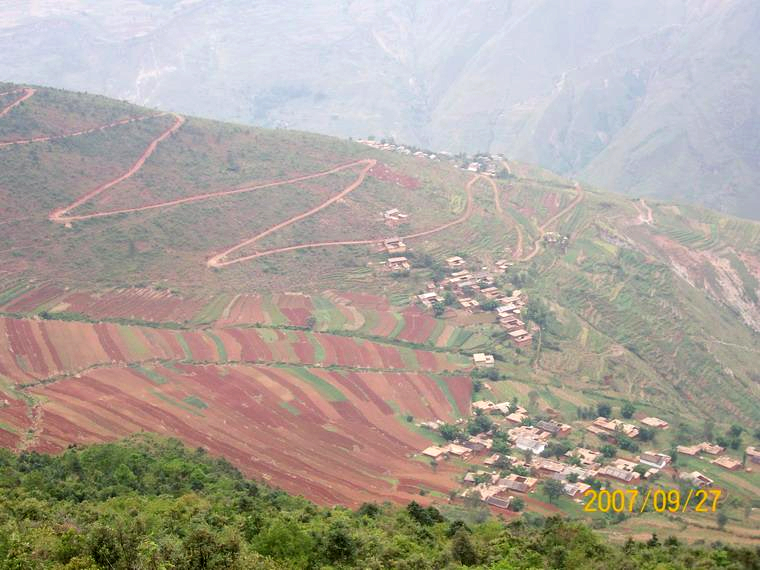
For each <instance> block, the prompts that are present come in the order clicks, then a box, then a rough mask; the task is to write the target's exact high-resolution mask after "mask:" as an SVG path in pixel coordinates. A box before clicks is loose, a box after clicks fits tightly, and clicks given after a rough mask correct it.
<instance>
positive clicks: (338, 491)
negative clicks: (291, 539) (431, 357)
mask: <svg viewBox="0 0 760 570" xmlns="http://www.w3.org/2000/svg"><path fill="white" fill-rule="evenodd" d="M156 371H157V372H158V373H159V374H160V375H161V377H163V378H165V379H166V383H163V384H156V383H154V382H151V381H150V380H149V379H148V378H146V377H144V376H142V375H140V374H138V373H137V372H136V371H133V370H130V369H125V368H103V369H98V370H93V371H91V372H89V373H87V374H85V375H83V376H82V377H81V378H71V379H67V380H62V381H58V382H55V383H52V384H49V385H45V386H38V387H35V388H33V389H32V392H33V393H34V394H36V395H39V396H42V397H44V400H43V403H42V404H41V406H42V420H41V429H40V432H39V438H38V441H37V442H36V443H35V445H34V448H35V449H38V450H48V451H51V450H61V449H64V448H65V447H66V446H67V445H69V444H70V443H78V444H87V443H93V442H97V441H109V440H113V439H117V438H120V437H123V436H126V435H128V434H131V433H134V432H137V431H140V430H145V431H152V432H157V433H160V434H165V435H172V436H178V437H180V438H182V439H183V440H184V441H185V442H187V443H188V444H189V445H191V446H202V447H205V448H206V449H208V450H209V451H210V452H211V453H214V454H221V455H224V456H225V457H227V458H228V459H229V460H230V461H232V462H233V463H234V464H236V465H237V466H238V467H240V468H241V469H243V470H244V471H245V472H246V473H247V474H249V475H252V476H254V477H263V478H264V479H266V480H268V481H269V482H270V483H272V484H274V485H277V486H280V487H282V488H284V489H285V490H287V491H289V492H293V493H302V494H304V495H306V496H308V497H309V498H311V499H314V500H315V501H317V502H320V503H341V504H346V505H349V506H356V505H358V504H359V503H361V502H362V501H366V500H375V501H378V500H386V499H387V500H393V501H410V500H413V499H419V489H420V488H426V489H429V490H435V491H438V492H441V493H446V492H448V491H450V490H452V489H454V488H455V486H456V483H455V481H454V478H453V475H454V473H455V470H454V468H453V467H452V466H451V465H447V464H444V465H441V466H440V467H439V468H438V469H437V470H436V472H433V470H432V469H431V468H430V466H429V465H427V463H423V462H420V461H414V460H412V459H410V456H411V455H413V454H415V453H418V452H419V451H420V450H421V449H423V448H424V447H426V446H427V445H428V444H429V441H428V440H426V439H425V438H423V437H422V436H420V435H418V434H416V433H414V432H413V431H411V430H409V429H407V428H406V426H405V425H404V421H403V419H400V418H398V417H397V416H396V414H395V413H394V411H393V408H392V407H391V405H389V403H390V402H393V403H394V406H397V407H398V409H399V410H400V413H401V414H404V415H405V414H412V415H413V416H414V417H415V418H418V419H420V420H426V419H434V418H440V419H443V420H447V421H452V420H453V419H454V415H453V411H452V409H451V405H450V404H449V402H448V400H447V399H446V397H445V395H444V394H443V393H442V392H441V390H440V388H439V387H438V386H437V384H436V383H435V381H433V380H432V379H430V378H429V377H427V376H425V375H421V374H394V373H382V374H380V373H357V372H338V371H315V372H314V374H317V375H319V376H321V377H322V378H323V380H324V381H325V382H327V383H329V384H331V385H332V386H334V387H335V388H336V389H338V390H339V391H340V393H342V394H343V395H344V396H345V400H342V401H330V400H329V399H327V398H326V397H325V396H324V395H323V394H322V393H321V392H320V391H319V389H318V387H317V386H316V385H315V384H312V383H310V382H307V381H305V380H302V379H301V378H299V377H298V376H297V375H295V374H294V373H293V372H291V371H290V370H288V369H282V368H270V367H266V366H239V365H230V366H225V367H219V366H190V365H177V366H176V367H175V368H173V369H169V368H162V367H158V368H157V369H156ZM452 382H454V379H451V380H449V383H450V384H451V383H452ZM187 398H190V401H191V402H192V401H194V402H196V405H198V404H199V403H200V407H196V406H194V405H193V404H192V403H188V402H187V401H186V399H187ZM196 399H197V400H196ZM204 406H205V407H204Z"/></svg>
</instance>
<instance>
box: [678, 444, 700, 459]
mask: <svg viewBox="0 0 760 570" xmlns="http://www.w3.org/2000/svg"><path fill="white" fill-rule="evenodd" d="M676 451H677V452H678V453H682V454H684V455H690V456H692V457H694V456H695V455H696V454H697V453H699V452H700V451H702V446H701V445H679V446H677V447H676Z"/></svg>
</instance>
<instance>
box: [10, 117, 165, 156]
mask: <svg viewBox="0 0 760 570" xmlns="http://www.w3.org/2000/svg"><path fill="white" fill-rule="evenodd" d="M163 116H165V113H161V114H157V115H144V116H142V117H128V118H126V119H121V120H120V121H115V122H113V123H109V124H107V125H102V126H100V127H93V128H92V129H86V130H82V131H74V132H73V133H65V134H62V135H50V136H41V137H34V138H31V139H21V140H15V141H6V142H0V148H3V147H6V146H14V145H22V144H30V143H38V142H49V141H57V140H60V139H67V138H70V137H79V136H82V135H89V134H90V133H96V132H100V131H105V130H108V129H112V128H114V127H120V126H122V125H128V124H129V123H135V122H137V121H145V120H147V119H153V118H156V117H163Z"/></svg>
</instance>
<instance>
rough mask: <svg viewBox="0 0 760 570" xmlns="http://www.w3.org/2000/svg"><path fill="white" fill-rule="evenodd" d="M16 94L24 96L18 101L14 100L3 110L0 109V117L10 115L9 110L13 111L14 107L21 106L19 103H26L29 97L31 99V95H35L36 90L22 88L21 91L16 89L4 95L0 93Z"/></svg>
mask: <svg viewBox="0 0 760 570" xmlns="http://www.w3.org/2000/svg"><path fill="white" fill-rule="evenodd" d="M18 92H23V93H24V94H23V95H22V96H21V97H19V98H18V99H16V100H15V101H14V102H13V103H11V104H10V105H8V106H6V107H4V108H3V109H1V110H0V117H4V116H5V115H7V114H8V113H10V111H11V109H13V108H14V107H17V106H18V105H21V103H23V102H24V101H26V100H27V99H29V97H31V96H32V95H34V94H35V93H37V90H36V89H32V88H31V87H24V88H23V89H16V90H14V91H6V92H5V93H0V95H10V94H11V93H18Z"/></svg>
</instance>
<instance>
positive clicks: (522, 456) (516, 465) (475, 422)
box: [418, 354, 760, 512]
mask: <svg viewBox="0 0 760 570" xmlns="http://www.w3.org/2000/svg"><path fill="white" fill-rule="evenodd" d="M473 365H474V367H475V370H478V369H483V368H490V367H492V366H494V360H493V357H492V355H489V354H475V355H474V356H473ZM485 389H486V390H488V389H490V386H489V385H488V384H485ZM549 415H550V414H544V415H535V416H533V417H532V416H531V415H530V414H529V413H528V410H527V409H526V408H524V407H522V406H520V405H518V404H517V402H516V401H512V402H493V401H491V400H476V401H474V402H472V405H471V414H470V416H469V418H466V419H465V418H461V419H459V420H458V421H457V422H456V423H455V424H453V425H450V424H444V423H443V422H441V421H436V422H422V423H419V424H418V427H422V428H426V429H429V430H431V431H433V432H435V433H436V434H437V435H438V436H439V437H440V438H442V439H443V440H444V441H445V442H446V443H445V444H443V443H441V444H437V445H431V446H429V447H427V448H426V449H424V450H421V451H420V452H419V457H420V458H424V459H427V460H428V461H430V462H431V465H434V466H435V465H438V464H440V463H441V462H444V461H456V462H458V463H459V464H461V465H463V466H464V467H465V468H466V474H465V475H464V476H463V478H462V480H461V483H462V486H463V487H462V489H461V490H460V492H459V493H458V494H457V498H459V499H462V500H476V501H479V502H483V503H485V504H486V505H488V506H489V507H491V508H493V509H496V510H503V511H510V512H517V511H521V510H523V509H524V508H525V504H526V499H527V498H529V497H531V496H532V495H533V494H535V493H538V492H539V490H540V489H539V487H540V486H543V493H540V496H542V497H548V498H549V499H550V500H551V499H552V498H557V497H559V496H561V495H564V496H566V497H569V498H570V499H572V500H574V501H575V502H577V503H583V502H584V494H585V493H586V492H587V491H588V490H589V489H592V488H593V489H596V490H599V489H601V488H623V489H625V488H636V487H638V486H640V485H643V484H645V483H654V482H655V481H657V480H658V479H659V478H660V477H661V476H662V475H667V478H664V479H661V480H660V482H661V483H662V484H664V485H667V484H675V485H678V486H682V487H689V488H693V489H704V488H709V487H714V486H715V481H714V480H713V479H711V478H710V477H708V476H707V475H705V474H703V473H702V472H700V471H698V470H689V469H679V468H678V467H676V466H674V463H677V461H675V460H676V459H677V458H675V457H673V455H671V454H673V451H672V450H671V451H670V452H669V453H670V454H669V453H665V452H662V451H656V450H648V451H640V450H639V444H644V441H640V440H641V438H640V436H641V435H642V434H643V433H646V434H647V435H648V437H647V440H648V441H651V440H652V439H654V436H653V433H654V432H658V431H664V430H668V429H669V427H670V426H669V424H668V422H666V421H665V420H662V419H660V418H656V417H651V416H646V417H641V418H640V419H638V420H621V419H617V418H608V417H604V416H599V417H597V418H595V419H594V420H593V421H590V422H583V424H582V427H581V426H578V423H577V422H576V427H573V426H571V425H569V424H568V423H564V422H563V421H561V420H560V419H557V418H556V417H549ZM554 415H555V416H556V414H554ZM633 421H636V422H637V423H638V424H640V425H636V424H634V423H632V422H633ZM573 430H582V431H583V432H585V433H586V434H591V435H593V436H595V437H594V438H590V437H589V440H591V439H593V440H594V441H597V442H598V444H596V445H593V444H590V443H588V441H587V440H586V436H584V435H583V434H578V435H580V436H581V437H580V438H578V437H576V438H572V437H570V436H571V433H572V432H573ZM647 430H649V432H647ZM636 441H639V443H635V444H633V445H631V444H630V442H636ZM579 442H580V443H579ZM626 448H627V449H630V450H635V453H630V454H628V455H624V454H625V452H626ZM674 451H675V455H682V456H688V457H700V458H701V460H703V461H708V462H709V463H710V464H712V465H715V466H718V467H720V468H722V469H724V470H727V471H738V470H741V469H744V470H745V471H747V472H751V471H752V465H760V449H757V448H755V447H747V448H746V450H745V452H744V461H741V460H739V459H736V458H732V457H730V456H728V455H726V454H725V452H726V449H725V448H724V447H721V446H719V445H717V444H714V443H710V442H702V443H699V444H696V445H692V446H677V447H676V448H675V450H674ZM669 481H670V482H672V483H668V482H669ZM722 491H723V492H725V489H722Z"/></svg>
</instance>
